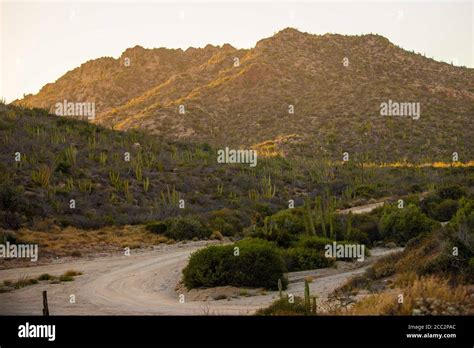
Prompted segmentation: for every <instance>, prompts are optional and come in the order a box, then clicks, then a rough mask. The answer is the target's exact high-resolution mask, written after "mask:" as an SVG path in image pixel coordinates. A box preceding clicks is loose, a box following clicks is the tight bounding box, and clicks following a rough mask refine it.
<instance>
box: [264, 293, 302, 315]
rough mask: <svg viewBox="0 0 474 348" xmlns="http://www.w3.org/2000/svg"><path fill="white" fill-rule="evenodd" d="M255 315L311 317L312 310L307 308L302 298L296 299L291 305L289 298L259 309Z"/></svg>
mask: <svg viewBox="0 0 474 348" xmlns="http://www.w3.org/2000/svg"><path fill="white" fill-rule="evenodd" d="M255 315H284V316H287V315H311V310H310V308H308V307H307V306H305V303H304V300H303V299H302V298H301V297H295V298H294V302H293V303H290V302H289V301H288V298H281V299H278V300H276V301H275V302H273V303H272V304H271V305H270V306H269V307H267V308H262V309H259V310H258V311H257V312H256V313H255Z"/></svg>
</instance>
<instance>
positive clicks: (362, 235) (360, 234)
mask: <svg viewBox="0 0 474 348" xmlns="http://www.w3.org/2000/svg"><path fill="white" fill-rule="evenodd" d="M346 239H347V240H348V241H351V242H356V243H359V244H364V245H369V244H370V240H369V237H368V235H367V233H366V232H364V231H361V230H360V229H358V228H354V227H353V228H351V230H350V231H349V232H347V233H346Z"/></svg>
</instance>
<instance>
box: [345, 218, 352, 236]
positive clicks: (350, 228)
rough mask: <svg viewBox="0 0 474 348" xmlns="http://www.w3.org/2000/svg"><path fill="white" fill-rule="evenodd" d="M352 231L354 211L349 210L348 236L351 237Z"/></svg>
mask: <svg viewBox="0 0 474 348" xmlns="http://www.w3.org/2000/svg"><path fill="white" fill-rule="evenodd" d="M351 231H352V213H351V212H349V214H348V215H347V234H346V238H349V236H350V234H351Z"/></svg>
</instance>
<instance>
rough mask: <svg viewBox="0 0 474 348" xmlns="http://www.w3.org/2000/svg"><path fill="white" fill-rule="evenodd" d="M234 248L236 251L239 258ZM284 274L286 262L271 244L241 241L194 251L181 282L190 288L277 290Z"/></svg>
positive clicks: (256, 240)
mask: <svg viewBox="0 0 474 348" xmlns="http://www.w3.org/2000/svg"><path fill="white" fill-rule="evenodd" d="M235 247H238V248H239V249H238V250H239V255H238V256H236V255H235V254H234V252H235V249H234V248H235ZM284 272H286V267H285V263H284V261H283V259H282V257H281V255H280V252H279V250H278V249H277V248H276V246H275V245H274V244H273V243H270V242H267V241H264V240H260V239H244V240H242V241H239V242H237V243H235V244H234V245H224V246H209V247H207V248H204V249H201V250H198V251H196V252H195V253H193V254H192V255H191V258H190V260H189V264H188V265H187V266H186V268H185V269H184V270H183V279H184V284H185V285H186V287H188V288H190V289H191V288H196V287H214V286H224V285H231V286H249V287H264V288H269V289H277V288H278V279H281V280H282V284H283V286H284V287H286V284H287V281H286V279H285V278H284Z"/></svg>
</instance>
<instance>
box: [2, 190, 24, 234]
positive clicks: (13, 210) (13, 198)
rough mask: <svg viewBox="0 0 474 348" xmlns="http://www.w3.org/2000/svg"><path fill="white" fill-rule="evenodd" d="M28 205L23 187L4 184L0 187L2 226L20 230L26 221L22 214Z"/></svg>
mask: <svg viewBox="0 0 474 348" xmlns="http://www.w3.org/2000/svg"><path fill="white" fill-rule="evenodd" d="M26 205H27V203H26V202H25V200H24V198H23V188H22V187H15V186H12V185H9V184H6V183H4V184H2V185H1V186H0V226H1V227H5V228H12V229H18V228H19V227H20V225H21V223H22V221H23V220H24V219H23V216H22V214H21V212H22V209H24V207H25V206H26Z"/></svg>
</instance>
